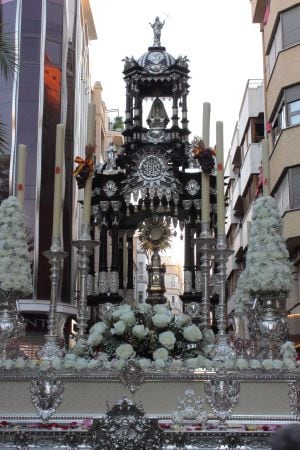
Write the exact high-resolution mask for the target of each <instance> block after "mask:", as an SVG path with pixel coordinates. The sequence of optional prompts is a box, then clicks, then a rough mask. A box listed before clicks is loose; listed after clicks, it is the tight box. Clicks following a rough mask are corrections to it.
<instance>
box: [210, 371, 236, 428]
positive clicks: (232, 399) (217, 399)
mask: <svg viewBox="0 0 300 450" xmlns="http://www.w3.org/2000/svg"><path fill="white" fill-rule="evenodd" d="M204 392H205V394H206V399H207V402H208V404H209V405H210V407H211V409H212V410H213V412H214V414H215V415H216V416H217V418H218V419H219V420H220V423H221V425H220V426H221V427H222V426H224V424H225V420H226V419H227V418H228V417H229V416H230V414H231V413H232V411H233V408H234V407H235V405H236V404H237V403H238V400H239V392H240V384H239V382H238V380H235V379H232V378H230V377H228V374H226V373H225V372H224V373H222V372H220V373H219V374H216V375H215V376H212V377H211V378H210V379H209V380H207V381H206V382H205V385H204Z"/></svg>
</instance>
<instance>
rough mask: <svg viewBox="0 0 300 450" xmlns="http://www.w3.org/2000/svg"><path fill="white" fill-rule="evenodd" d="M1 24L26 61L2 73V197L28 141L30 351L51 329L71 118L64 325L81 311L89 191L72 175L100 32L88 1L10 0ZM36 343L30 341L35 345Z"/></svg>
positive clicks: (25, 302)
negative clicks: (81, 252) (56, 230)
mask: <svg viewBox="0 0 300 450" xmlns="http://www.w3.org/2000/svg"><path fill="white" fill-rule="evenodd" d="M0 8H1V9H0V13H1V14H0V18H1V27H2V29H3V32H4V33H10V36H11V39H14V40H15V43H16V47H17V48H18V49H19V52H18V53H19V67H18V70H17V71H16V72H15V74H14V76H13V77H12V78H10V79H9V80H8V82H6V81H5V80H4V79H3V78H0V116H1V119H0V120H1V121H2V123H4V124H5V127H6V133H7V141H8V142H7V145H6V147H4V148H1V149H0V179H1V189H0V201H1V200H3V199H5V198H6V197H8V196H9V195H15V194H16V173H17V162H18V145H19V144H25V145H26V148H27V152H26V153H27V155H26V173H25V201H24V214H25V220H26V226H27V232H28V242H29V249H30V254H31V257H32V273H33V294H32V296H30V297H28V298H23V299H20V301H19V305H20V310H21V312H22V315H23V316H24V318H25V320H26V323H27V335H26V337H25V338H24V342H23V343H22V345H23V346H24V347H23V349H24V350H25V351H26V352H27V353H28V354H30V352H33V353H34V351H35V350H36V349H37V348H39V346H40V344H41V342H40V340H41V339H42V336H43V335H44V334H45V332H46V331H47V311H48V309H49V298H50V289H51V286H50V279H49V275H50V271H49V262H48V259H47V258H46V257H45V256H44V255H43V252H44V251H45V250H49V248H50V245H51V239H52V211H53V197H54V195H53V193H54V161H55V145H56V125H57V124H58V123H63V124H65V130H66V132H65V172H64V192H63V196H64V198H63V205H64V206H63V225H62V228H63V229H62V236H63V240H64V242H63V247H64V250H65V251H66V252H68V257H67V258H65V260H64V267H63V277H62V286H61V300H62V302H60V303H59V304H58V312H59V313H60V318H61V323H60V324H59V325H60V329H61V331H62V330H63V327H64V324H65V322H66V319H67V318H68V317H70V318H71V317H72V316H73V317H74V315H75V313H76V308H75V305H74V304H72V303H73V293H74V292H73V289H74V288H73V286H75V282H73V280H72V278H74V272H75V271H74V267H75V263H74V253H75V252H74V250H73V249H72V240H73V239H75V238H76V237H77V231H78V222H79V215H80V204H79V203H78V200H80V198H79V196H80V195H82V193H81V192H79V191H78V190H77V188H76V181H75V180H74V177H73V173H72V172H73V168H74V157H75V156H76V155H83V154H84V149H85V143H86V116H87V114H86V113H87V108H88V103H89V101H91V100H90V99H91V86H90V73H89V51H88V46H89V42H90V41H91V40H93V39H96V31H95V26H94V22H93V17H92V13H91V9H90V4H89V1H88V0H68V1H66V0H3V1H1V2H0ZM28 344H30V345H28Z"/></svg>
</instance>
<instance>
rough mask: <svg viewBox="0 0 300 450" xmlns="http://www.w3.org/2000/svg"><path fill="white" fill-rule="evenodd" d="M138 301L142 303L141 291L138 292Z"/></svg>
mask: <svg viewBox="0 0 300 450" xmlns="http://www.w3.org/2000/svg"><path fill="white" fill-rule="evenodd" d="M138 302H139V303H143V302H144V296H143V291H139V292H138Z"/></svg>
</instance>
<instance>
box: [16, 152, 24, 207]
mask: <svg viewBox="0 0 300 450" xmlns="http://www.w3.org/2000/svg"><path fill="white" fill-rule="evenodd" d="M25 162H26V145H23V144H20V145H19V146H18V172H17V199H18V200H19V203H20V205H21V208H22V209H23V208H24V193H25Z"/></svg>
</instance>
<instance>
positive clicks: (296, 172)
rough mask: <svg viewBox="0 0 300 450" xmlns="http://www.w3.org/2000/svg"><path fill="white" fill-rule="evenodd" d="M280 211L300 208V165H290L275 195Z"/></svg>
mask: <svg viewBox="0 0 300 450" xmlns="http://www.w3.org/2000/svg"><path fill="white" fill-rule="evenodd" d="M274 197H275V199H276V201H277V205H278V209H279V212H280V213H281V214H283V213H284V212H285V211H289V210H291V209H300V166H295V167H290V168H289V169H288V170H287V171H286V173H285V175H284V177H283V179H282V181H281V183H280V185H279V186H278V188H277V190H276V192H275V195H274Z"/></svg>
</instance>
